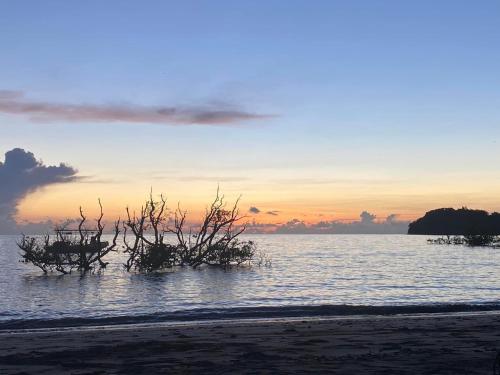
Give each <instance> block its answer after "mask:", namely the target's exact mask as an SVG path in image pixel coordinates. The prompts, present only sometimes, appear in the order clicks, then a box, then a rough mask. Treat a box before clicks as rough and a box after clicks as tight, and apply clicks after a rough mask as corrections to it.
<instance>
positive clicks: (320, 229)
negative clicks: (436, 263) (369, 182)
mask: <svg viewBox="0 0 500 375" xmlns="http://www.w3.org/2000/svg"><path fill="white" fill-rule="evenodd" d="M359 216H360V219H359V221H352V222H348V223H346V222H341V221H337V220H332V221H320V222H317V223H314V224H307V223H305V222H304V221H302V220H299V219H293V220H290V221H288V222H286V223H284V224H262V223H258V222H255V221H254V222H253V223H250V224H249V225H248V227H247V228H248V232H249V233H278V234H406V233H407V232H408V224H409V223H410V222H409V221H399V220H398V219H397V216H398V215H396V214H391V215H389V216H387V217H386V218H385V219H384V220H382V221H375V220H376V218H377V216H376V215H373V214H371V213H369V212H368V211H363V212H362V213H361V214H360V215H359Z"/></svg>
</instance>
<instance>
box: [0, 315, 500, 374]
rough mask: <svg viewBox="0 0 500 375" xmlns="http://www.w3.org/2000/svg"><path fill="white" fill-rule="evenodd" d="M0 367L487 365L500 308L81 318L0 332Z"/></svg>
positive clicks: (402, 368)
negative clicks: (65, 324)
mask: <svg viewBox="0 0 500 375" xmlns="http://www.w3.org/2000/svg"><path fill="white" fill-rule="evenodd" d="M0 337H1V340H0V373H2V374H16V373H25V374H35V373H36V374H43V373H46V374H63V373H69V372H70V373H78V374H95V373H110V374H113V373H120V374H150V373H188V374H189V373H208V374H211V373H220V374H230V373H269V374H270V373H318V372H329V373H335V374H356V373H384V374H415V373H418V374H471V375H475V374H491V373H492V371H493V366H494V363H495V361H496V360H497V355H498V349H499V347H500V344H499V342H500V312H498V311H494V312H469V313H434V314H419V315H418V314H417V315H371V316H343V317H340V316H338V317H322V318H318V317H314V318H304V317H303V318H300V317H297V318H293V319H281V318H278V319H274V320H270V321H264V320H261V319H257V320H229V321H203V322H177V323H176V324H173V325H162V324H161V323H160V324H159V325H158V324H152V325H148V326H130V325H128V326H122V327H119V326H114V327H113V326H112V327H109V326H108V327H104V328H99V327H85V328H84V329H69V330H64V329H63V330H54V331H50V330H42V331H28V332H19V333H17V334H12V333H4V334H1V335H0Z"/></svg>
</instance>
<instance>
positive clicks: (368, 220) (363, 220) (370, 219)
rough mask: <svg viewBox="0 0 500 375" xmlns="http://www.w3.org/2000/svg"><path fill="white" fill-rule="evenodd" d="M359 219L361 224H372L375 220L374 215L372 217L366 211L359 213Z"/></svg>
mask: <svg viewBox="0 0 500 375" xmlns="http://www.w3.org/2000/svg"><path fill="white" fill-rule="evenodd" d="M359 217H360V218H361V223H363V224H370V223H373V222H374V221H375V219H376V218H377V216H376V215H372V214H371V213H369V212H368V211H363V212H361V215H359Z"/></svg>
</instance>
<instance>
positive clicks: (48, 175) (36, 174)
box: [0, 148, 78, 233]
mask: <svg viewBox="0 0 500 375" xmlns="http://www.w3.org/2000/svg"><path fill="white" fill-rule="evenodd" d="M77 178H78V177H77V170H76V169H74V168H73V167H70V166H68V165H66V164H63V163H61V164H59V165H57V166H56V165H51V166H47V165H44V164H43V163H42V162H41V161H38V160H37V159H36V158H35V156H34V155H33V153H31V152H28V151H25V150H23V149H21V148H15V149H13V150H10V151H8V152H6V153H5V160H4V162H3V163H2V162H0V233H14V232H16V231H17V230H18V229H19V228H18V227H17V225H16V222H15V220H14V217H15V215H16V213H17V206H18V204H19V203H20V201H21V200H22V199H23V198H24V197H25V196H26V195H28V194H29V193H32V192H34V191H36V190H37V189H40V188H42V187H45V186H48V185H51V184H57V183H66V182H71V181H75V180H76V179H77Z"/></svg>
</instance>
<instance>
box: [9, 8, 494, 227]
mask: <svg viewBox="0 0 500 375" xmlns="http://www.w3.org/2000/svg"><path fill="white" fill-rule="evenodd" d="M0 48H1V51H2V53H1V58H0V162H3V161H4V159H3V155H4V154H5V153H6V152H8V151H9V150H13V149H15V148H22V149H24V150H25V151H26V152H32V153H33V154H34V156H35V157H36V158H37V159H41V160H43V163H44V164H45V165H59V163H61V162H64V163H66V164H67V165H69V166H71V167H73V168H75V169H77V170H78V174H77V175H76V176H77V178H73V179H72V181H67V182H64V183H56V182H54V183H46V184H44V185H40V187H41V188H39V189H38V186H32V187H31V188H30V189H29V192H27V193H26V194H24V195H23V196H22V197H14V195H12V196H13V197H14V198H12V199H11V198H9V199H11V201H9V202H7V201H6V199H7V198H5V199H4V201H5V202H3V203H4V204H6V205H7V204H11V203H12V202H14V201H15V206H16V207H17V211H16V214H15V215H16V220H17V222H18V223H25V222H36V221H44V220H47V219H53V220H61V219H63V218H66V217H74V216H75V214H76V213H77V211H76V210H77V208H78V206H79V205H83V206H84V207H86V208H87V210H88V212H90V213H93V212H95V209H96V205H97V204H96V201H97V198H98V197H100V198H101V199H102V201H103V203H104V206H105V208H106V214H107V215H108V216H110V217H114V216H118V215H123V209H124V207H125V206H126V205H127V204H129V205H131V206H138V205H139V204H140V203H141V201H142V200H143V199H144V198H145V197H146V195H147V194H148V192H149V189H150V188H151V187H152V188H153V189H154V191H155V192H158V193H160V192H163V193H166V195H167V196H168V197H169V199H170V202H171V205H172V206H173V207H175V206H176V204H177V201H181V202H182V204H183V207H185V208H187V209H189V210H191V211H193V212H194V213H195V214H196V212H199V211H200V210H202V209H203V208H204V206H205V204H206V203H207V202H209V201H210V199H211V198H212V197H213V195H214V193H215V190H216V188H217V184H219V185H220V187H221V190H222V191H223V192H224V193H225V194H226V196H227V197H228V198H229V199H235V198H237V197H238V195H240V194H241V195H242V201H241V208H242V211H244V212H247V213H248V215H249V216H250V218H251V220H255V222H256V223H280V224H281V223H285V222H287V221H290V220H292V219H299V220H302V221H305V222H306V223H316V222H319V221H325V220H327V221H328V220H343V221H354V220H358V219H359V215H360V213H361V212H363V211H368V212H370V213H372V214H375V215H376V216H377V220H385V218H386V217H387V216H389V215H391V214H396V215H398V219H399V220H403V221H404V220H411V219H413V218H416V217H418V216H420V215H422V214H423V213H424V212H425V211H427V210H429V209H432V208H437V207H443V206H451V207H460V206H469V207H473V208H483V209H487V210H500V199H499V198H500V150H499V141H500V68H499V67H500V2H499V1H497V0H495V1H486V0H485V1H478V2H474V1H457V0H453V1H445V0H440V1H435V0H434V1H252V2H251V1H182V2H174V1H81V2H68V1H50V0H47V1H43V2H42V1H23V0H16V1H12V2H7V1H5V2H2V3H0ZM5 165H7V164H5ZM2 176H7V174H5V175H2V174H0V185H2V184H4V186H6V185H5V184H6V181H5V180H4V181H2V180H1V178H2ZM5 178H6V177H4V179H5ZM9 189H10V188H9ZM12 189H15V186H12ZM1 191H2V190H0V192H1ZM4 191H5V192H8V191H7V188H5V190H4ZM4 194H6V195H5V197H6V196H7V193H4ZM1 203H2V201H0V206H1ZM12 204H14V203H12ZM250 207H255V208H257V210H253V211H254V212H250V211H248V210H249V208H250ZM0 208H1V207H0ZM257 211H259V212H258V213H257Z"/></svg>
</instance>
